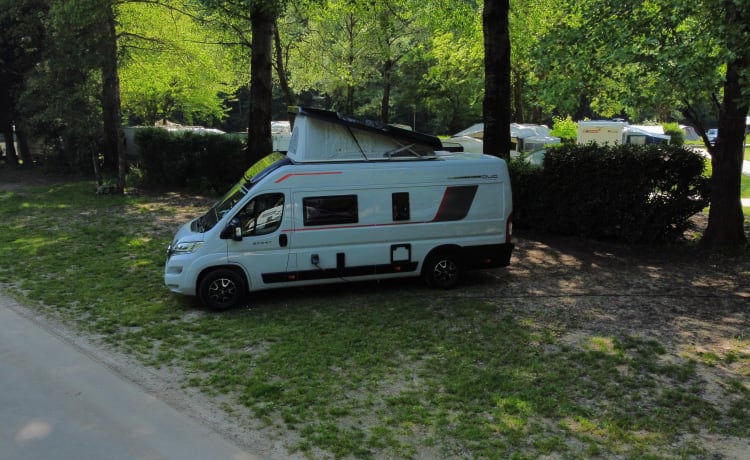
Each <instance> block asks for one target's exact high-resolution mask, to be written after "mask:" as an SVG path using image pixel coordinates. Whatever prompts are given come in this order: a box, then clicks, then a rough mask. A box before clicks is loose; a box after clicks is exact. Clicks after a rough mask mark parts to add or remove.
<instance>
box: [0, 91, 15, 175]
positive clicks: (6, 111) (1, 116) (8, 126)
mask: <svg viewBox="0 0 750 460" xmlns="http://www.w3.org/2000/svg"><path fill="white" fill-rule="evenodd" d="M0 133H2V134H3V137H4V138H5V147H4V148H5V162H6V163H10V164H13V165H17V164H18V155H17V154H16V145H15V143H14V137H13V113H12V108H11V97H10V88H0Z"/></svg>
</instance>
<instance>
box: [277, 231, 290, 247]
mask: <svg viewBox="0 0 750 460" xmlns="http://www.w3.org/2000/svg"><path fill="white" fill-rule="evenodd" d="M287 244H289V237H287V236H286V233H282V234H281V235H279V246H281V247H282V248H285V247H286V245H287Z"/></svg>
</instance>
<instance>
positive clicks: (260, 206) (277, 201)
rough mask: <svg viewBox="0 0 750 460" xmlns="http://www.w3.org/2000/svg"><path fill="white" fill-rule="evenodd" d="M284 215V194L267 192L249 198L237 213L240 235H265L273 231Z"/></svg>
mask: <svg viewBox="0 0 750 460" xmlns="http://www.w3.org/2000/svg"><path fill="white" fill-rule="evenodd" d="M283 215H284V194H283V193H267V194H265V195H259V196H256V197H255V198H253V199H252V200H250V201H249V202H248V203H247V204H246V205H245V207H244V208H242V211H240V212H239V213H238V214H237V218H238V219H240V223H241V224H242V236H253V235H266V234H268V233H272V232H275V231H276V230H277V229H278V228H279V226H280V225H281V218H282V217H283Z"/></svg>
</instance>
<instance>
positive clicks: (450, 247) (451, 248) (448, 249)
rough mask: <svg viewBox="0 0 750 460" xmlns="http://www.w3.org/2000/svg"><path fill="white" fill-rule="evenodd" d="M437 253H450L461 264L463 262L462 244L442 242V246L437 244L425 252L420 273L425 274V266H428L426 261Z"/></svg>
mask: <svg viewBox="0 0 750 460" xmlns="http://www.w3.org/2000/svg"><path fill="white" fill-rule="evenodd" d="M435 254H450V255H452V256H454V257H455V258H456V261H457V262H458V263H459V264H462V263H463V260H462V257H461V246H459V245H457V244H441V245H440V246H435V247H434V248H432V249H430V251H429V252H428V253H427V254H425V256H424V258H423V259H422V262H421V264H422V268H421V269H420V271H419V272H420V273H421V274H422V275H424V273H425V268H426V266H427V265H426V262H427V261H428V260H430V258H431V257H433V256H434V255H435Z"/></svg>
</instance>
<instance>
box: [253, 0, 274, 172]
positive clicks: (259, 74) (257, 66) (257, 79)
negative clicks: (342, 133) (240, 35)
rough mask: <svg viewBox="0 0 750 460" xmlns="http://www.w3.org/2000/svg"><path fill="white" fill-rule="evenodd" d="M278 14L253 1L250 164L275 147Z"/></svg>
mask: <svg viewBox="0 0 750 460" xmlns="http://www.w3.org/2000/svg"><path fill="white" fill-rule="evenodd" d="M274 20H275V17H274V15H273V14H272V13H271V11H270V8H268V7H266V6H264V5H263V3H262V2H253V6H252V7H251V8H250V22H251V28H252V34H253V39H252V40H253V43H252V46H253V51H252V56H251V58H250V117H249V123H248V130H247V154H248V161H249V162H250V164H252V163H255V162H256V161H258V160H260V159H261V158H263V157H265V156H266V155H268V154H270V153H271V151H272V150H273V140H272V137H271V104H272V100H273V94H272V62H271V56H272V47H273V28H274V27H273V23H274Z"/></svg>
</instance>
